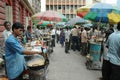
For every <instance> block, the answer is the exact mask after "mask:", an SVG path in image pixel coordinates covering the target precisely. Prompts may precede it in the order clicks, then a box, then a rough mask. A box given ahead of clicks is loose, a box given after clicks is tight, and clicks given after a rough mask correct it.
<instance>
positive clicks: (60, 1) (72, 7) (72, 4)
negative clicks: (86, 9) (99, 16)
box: [46, 0, 86, 18]
mask: <svg viewBox="0 0 120 80" xmlns="http://www.w3.org/2000/svg"><path fill="white" fill-rule="evenodd" d="M85 1H86V0H46V10H54V11H58V12H61V13H62V14H64V15H65V16H66V17H67V18H73V17H75V16H76V9H77V8H79V7H81V6H83V5H85V4H86V3H85Z"/></svg>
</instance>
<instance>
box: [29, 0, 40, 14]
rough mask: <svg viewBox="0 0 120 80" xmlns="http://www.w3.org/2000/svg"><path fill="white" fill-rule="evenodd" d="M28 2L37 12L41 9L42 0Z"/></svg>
mask: <svg viewBox="0 0 120 80" xmlns="http://www.w3.org/2000/svg"><path fill="white" fill-rule="evenodd" d="M28 2H29V3H30V5H31V6H32V9H33V10H34V11H35V13H38V12H40V11H41V0H28Z"/></svg>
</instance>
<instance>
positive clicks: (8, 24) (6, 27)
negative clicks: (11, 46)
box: [2, 21, 12, 42]
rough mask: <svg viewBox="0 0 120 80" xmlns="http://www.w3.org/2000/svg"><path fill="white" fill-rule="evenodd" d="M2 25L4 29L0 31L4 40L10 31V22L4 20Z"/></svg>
mask: <svg viewBox="0 0 120 80" xmlns="http://www.w3.org/2000/svg"><path fill="white" fill-rule="evenodd" d="M4 27H5V30H4V31H3V33H2V37H3V39H4V42H5V41H6V39H7V38H8V36H9V35H10V34H11V33H12V32H11V23H10V22H9V21H5V22H4Z"/></svg>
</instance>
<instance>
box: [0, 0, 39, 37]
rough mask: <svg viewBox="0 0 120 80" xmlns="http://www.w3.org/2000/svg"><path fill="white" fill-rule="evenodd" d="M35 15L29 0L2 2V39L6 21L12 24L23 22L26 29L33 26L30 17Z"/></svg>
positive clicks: (0, 28) (0, 18)
mask: <svg viewBox="0 0 120 80" xmlns="http://www.w3.org/2000/svg"><path fill="white" fill-rule="evenodd" d="M33 1H34V0H33ZM36 6H37V5H36ZM34 13H35V11H34V9H33V8H32V7H31V5H30V3H29V2H28V0H0V38H1V37H2V36H1V34H2V32H3V30H4V26H3V23H4V21H6V20H7V21H10V22H11V24H12V23H14V22H21V23H22V24H23V25H24V26H25V27H26V26H27V25H32V21H31V18H30V17H31V16H32V15H33V14H34Z"/></svg>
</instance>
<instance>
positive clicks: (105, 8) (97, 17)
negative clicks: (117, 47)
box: [77, 2, 120, 23]
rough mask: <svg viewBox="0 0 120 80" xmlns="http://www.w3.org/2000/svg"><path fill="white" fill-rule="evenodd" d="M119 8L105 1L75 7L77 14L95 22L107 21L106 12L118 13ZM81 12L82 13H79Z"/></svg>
mask: <svg viewBox="0 0 120 80" xmlns="http://www.w3.org/2000/svg"><path fill="white" fill-rule="evenodd" d="M119 11H120V8H118V6H113V5H111V4H107V3H100V2H97V3H94V4H92V5H90V6H89V5H87V6H83V7H80V8H79V9H77V15H78V16H80V17H84V18H85V19H89V20H92V21H95V22H103V23H108V22H109V18H108V14H109V13H111V12H114V13H118V12H119ZM83 13H84V14H83ZM81 14H82V15H81Z"/></svg>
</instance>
